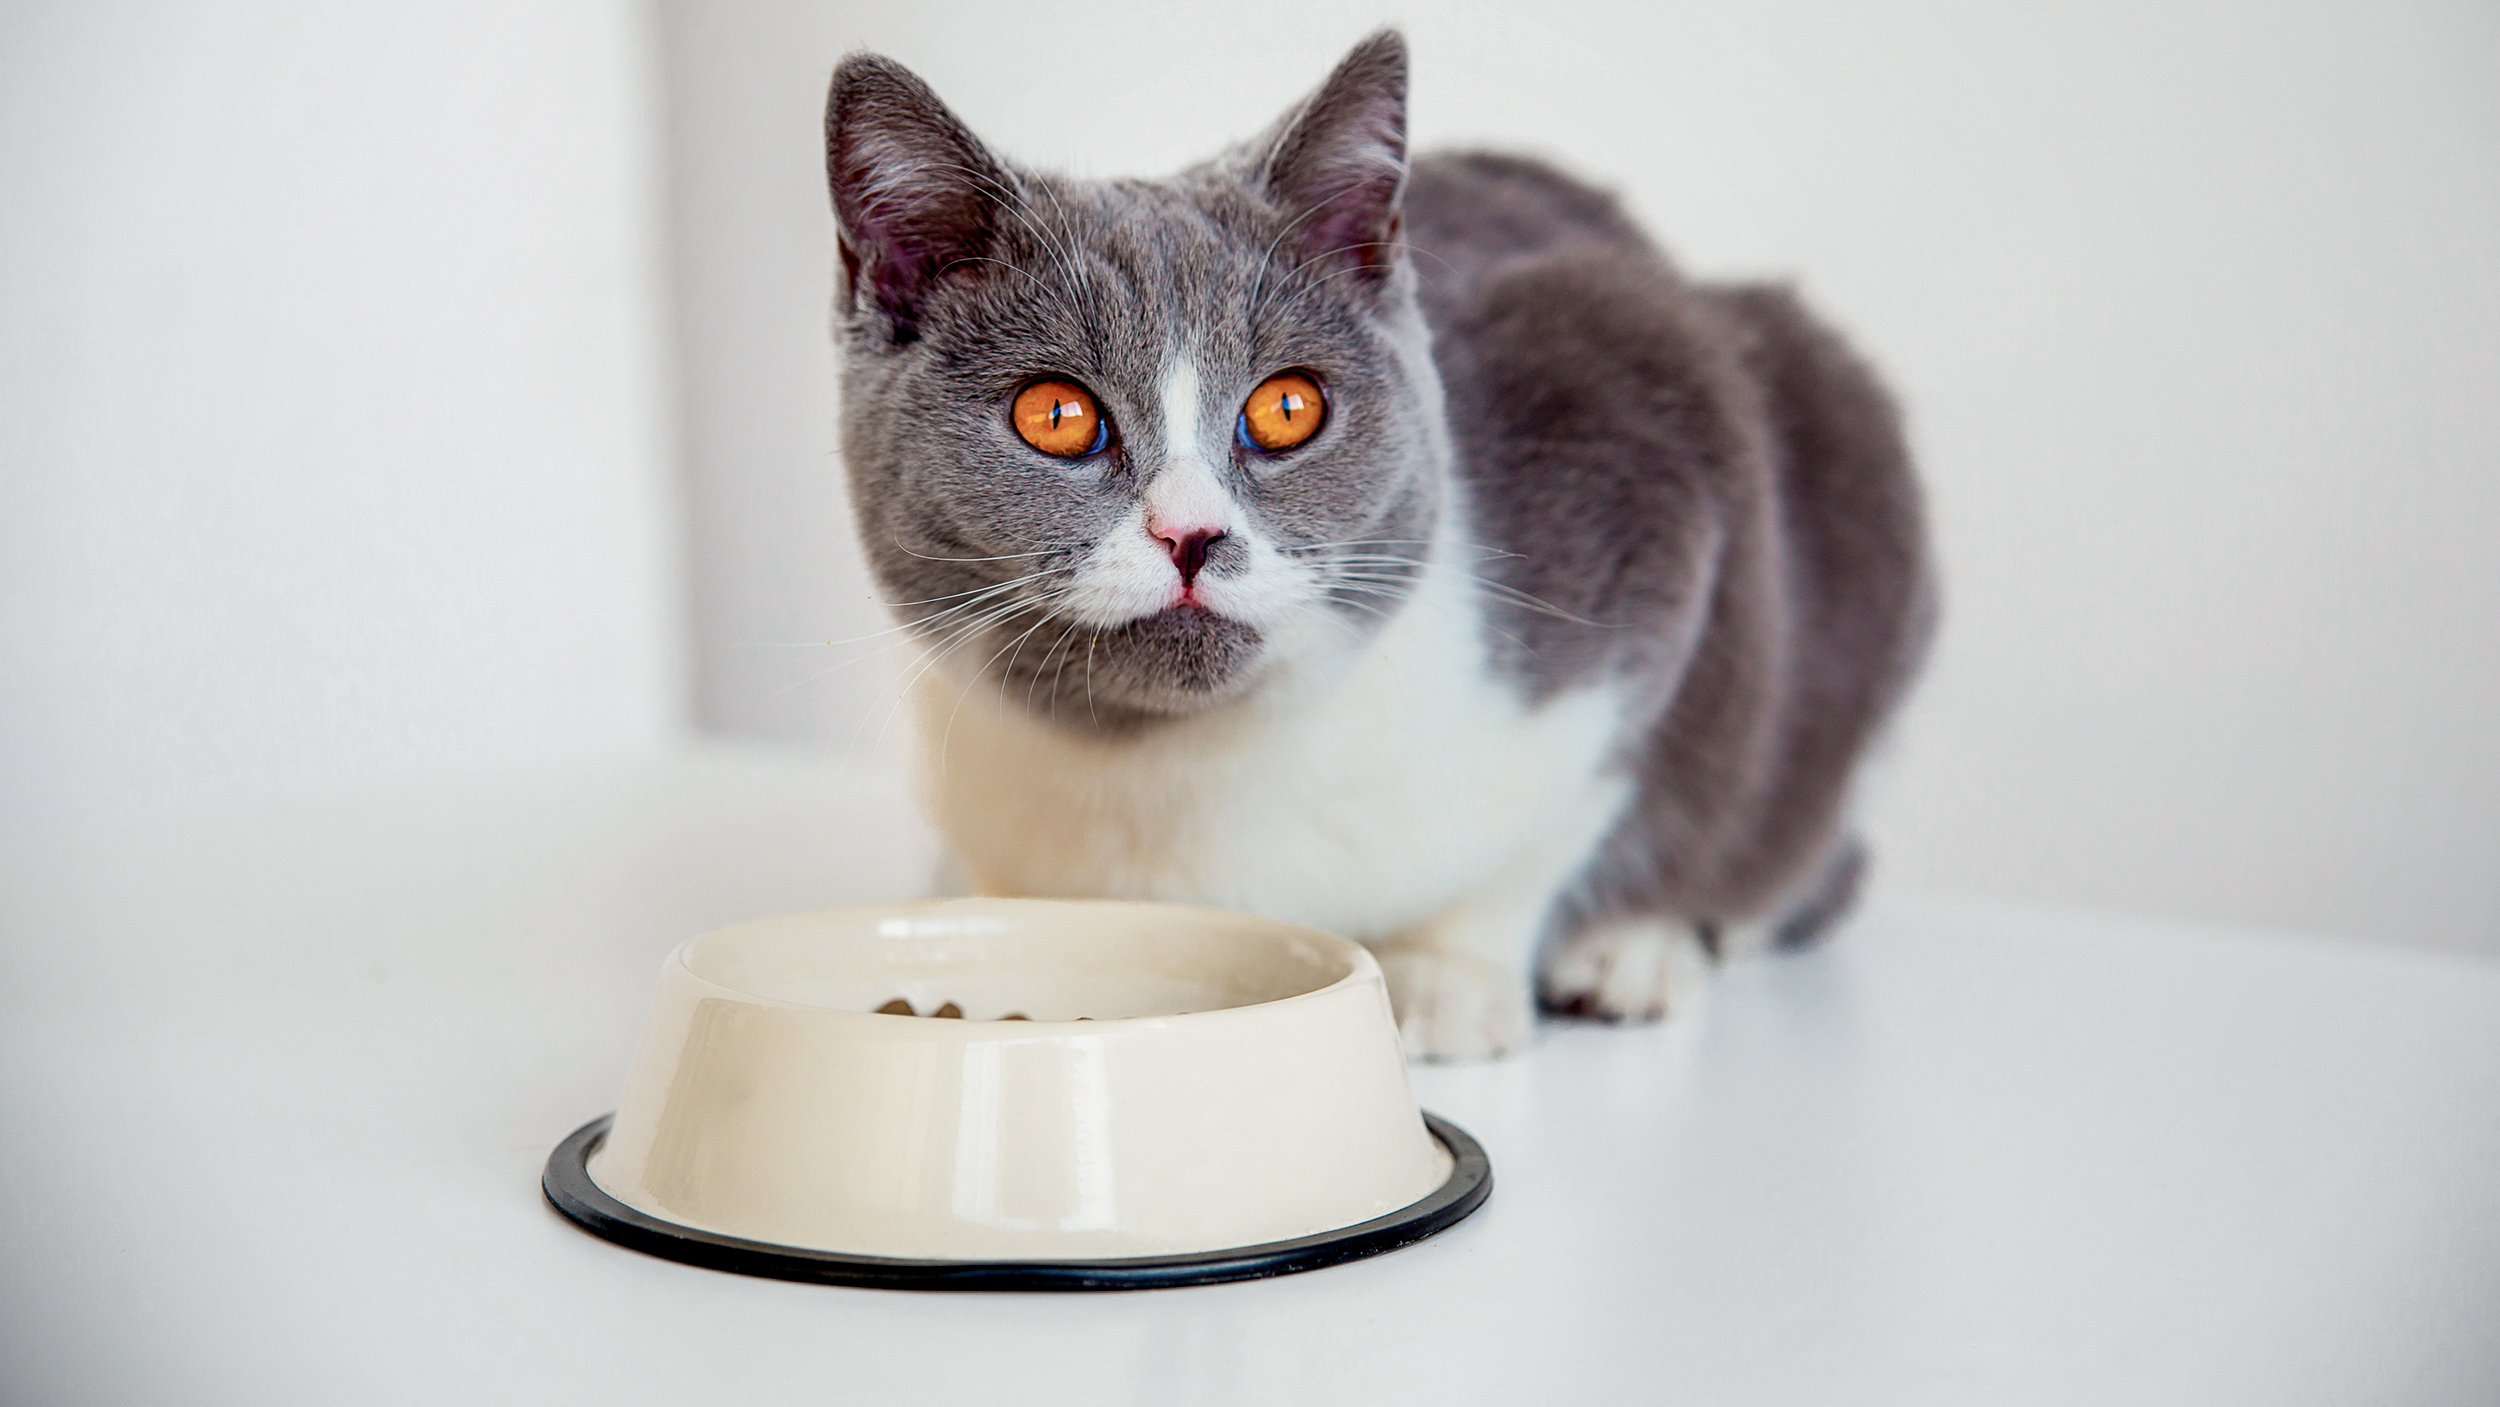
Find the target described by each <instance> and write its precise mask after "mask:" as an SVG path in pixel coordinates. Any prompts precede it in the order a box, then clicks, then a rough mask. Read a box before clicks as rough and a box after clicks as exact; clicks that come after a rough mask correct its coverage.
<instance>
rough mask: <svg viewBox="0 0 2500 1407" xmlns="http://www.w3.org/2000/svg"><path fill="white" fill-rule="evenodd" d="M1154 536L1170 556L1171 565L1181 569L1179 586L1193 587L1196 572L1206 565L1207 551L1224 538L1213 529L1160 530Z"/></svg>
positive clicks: (1195, 582) (1196, 576) (1196, 578)
mask: <svg viewBox="0 0 2500 1407" xmlns="http://www.w3.org/2000/svg"><path fill="white" fill-rule="evenodd" d="M1155 536H1156V537H1157V538H1158V539H1160V540H1161V541H1162V543H1163V550H1164V551H1166V552H1169V553H1171V554H1172V565H1173V566H1176V567H1178V568H1180V569H1181V585H1183V586H1195V585H1196V584H1197V582H1198V571H1199V569H1200V568H1202V567H1204V566H1206V564H1207V549H1208V548H1210V547H1212V546H1214V545H1215V544H1216V543H1218V542H1220V541H1222V540H1223V538H1224V534H1223V533H1222V532H1220V531H1218V530H1216V529H1213V528H1185V529H1184V528H1161V529H1158V530H1156V532H1155Z"/></svg>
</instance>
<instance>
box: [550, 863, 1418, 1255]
mask: <svg viewBox="0 0 2500 1407" xmlns="http://www.w3.org/2000/svg"><path fill="white" fill-rule="evenodd" d="M897 1000H900V1001H903V1002H905V1003H907V1004H908V1005H909V1006H910V1008H911V1009H912V1010H913V1011H915V1012H917V1013H931V1014H934V1013H936V1012H938V1011H939V1010H940V1009H942V1008H943V1007H945V1006H948V1005H952V1006H954V1007H955V1008H956V1009H957V1010H958V1011H959V1012H960V1013H961V1018H962V1019H953V1020H933V1019H929V1016H928V1015H911V1016H905V1015H899V1014H893V1015H889V1014H881V1013H880V1012H879V1011H878V1008H879V1007H881V1006H885V1005H887V1004H889V1003H891V1002H894V1001H897ZM1009 1017H1019V1018H1025V1019H1013V1020H1011V1019H1006V1018H1009ZM589 1172H590V1176H591V1178H592V1179H593V1180H595V1182H596V1183H597V1184H598V1186H599V1187H600V1188H601V1189H603V1190H604V1191H605V1192H606V1193H607V1195H609V1196H611V1197H614V1198H615V1199H616V1200H617V1201H619V1202H622V1203H624V1204H625V1205H626V1206H628V1207H631V1208H634V1209H636V1210H639V1211H641V1212H643V1213H646V1214H648V1215H649V1216H652V1217H655V1218H658V1219H660V1220H663V1221H666V1222H670V1223H675V1224H677V1225H681V1226H689V1227H694V1228H698V1229H701V1230H705V1231H711V1232H717V1233H721V1234H725V1235H728V1236H734V1237H740V1238H744V1239H747V1240H752V1241H758V1242H766V1243H771V1244H775V1245H782V1246H792V1247H800V1248H806V1249H811V1250H819V1251H833V1252H841V1253H845V1254H851V1255H862V1256H890V1257H905V1258H918V1259H945V1260H982V1261H1014V1260H1027V1261H1030V1260H1073V1259H1103V1258H1116V1257H1136V1256H1157V1255H1174V1254H1182V1253H1190V1252H1200V1251H1212V1250H1219V1249H1225V1248H1232V1247H1241V1246H1248V1245H1254V1244H1259V1243H1266V1242H1274V1241H1284V1240H1289V1239H1292V1238H1296V1237H1304V1236H1309V1235H1313V1234H1315V1233H1319V1232H1325V1231H1332V1230H1336V1229H1338V1228H1342V1227H1347V1226H1352V1225H1354V1224H1356V1223H1359V1222H1364V1221H1367V1220H1370V1219H1372V1218H1375V1217H1379V1216H1382V1215H1385V1214H1387V1213H1390V1212H1394V1211H1396V1210H1398V1209H1399V1208H1402V1207H1406V1206H1408V1205H1409V1204H1411V1203H1414V1202H1416V1201H1418V1200H1419V1199H1422V1198H1424V1197H1426V1196H1427V1195H1429V1194H1431V1193H1433V1192H1434V1191H1435V1190H1436V1189H1438V1188H1440V1187H1441V1186H1442V1185H1443V1183H1444V1182H1445V1181H1446V1180H1447V1179H1448V1178H1449V1177H1450V1173H1451V1159H1450V1155H1449V1153H1448V1151H1447V1150H1445V1149H1444V1148H1443V1147H1442V1145H1441V1144H1440V1142H1439V1141H1437V1140H1436V1139H1434V1138H1433V1137H1432V1135H1431V1134H1430V1133H1429V1132H1427V1131H1426V1129H1425V1127H1424V1123H1423V1119H1422V1116H1421V1115H1420V1113H1419V1112H1418V1111H1417V1109H1416V1106H1415V1099H1414V1095H1413V1093H1412V1091H1411V1090H1410V1089H1409V1088H1408V1085H1407V1079H1406V1065H1405V1060H1404V1057H1403V1055H1402V1054H1401V1052H1400V1049H1399V1044H1398V1037H1397V1027H1396V1023H1395V1021H1394V1020H1393V1019H1392V1017H1391V1016H1390V1012H1389V1001H1388V995H1387V991H1386V988H1385V987H1384V985H1383V983H1382V981H1381V977H1380V971H1379V968H1378V967H1377V966H1376V965H1375V964H1374V963H1373V961H1372V958H1371V955H1370V954H1369V953H1367V952H1365V951H1364V950H1363V949H1362V948H1361V947H1360V946H1358V945H1356V944H1354V943H1350V942H1347V941H1346V940H1344V939H1341V938H1335V937H1331V936H1329V935H1327V934H1323V933H1316V932H1312V931H1310V930H1308V929H1301V928H1295V927H1291V926H1289V925H1285V924H1279V923H1271V922H1267V921H1265V920H1260V919H1252V918H1246V917H1242V916H1239V915H1234V914H1226V913H1217V912H1213V911H1209V910H1202V909H1190V908H1181V907H1175V906H1169V905H1155V904H1111V903H1060V902H1054V901H1048V900H997V899H971V900H956V901H949V902H940V903H929V904H910V905H891V906H881V907H872V908H859V909H837V910H829V911H826V912H822V913H815V914H802V915H796V916H793V917H788V918H777V919H767V920H764V921H762V922H757V923H748V924H740V925H737V926H735V927H731V928H724V929H720V930H717V931H715V932H712V933H707V934H705V935H703V936H702V937H699V938H696V939H693V940H692V941H690V942H688V943H686V944H684V945H683V946H681V947H679V948H678V949H677V951H675V952H674V953H672V954H670V955H669V958H668V960H667V962H666V963H665V964H664V965H663V967H662V970H661V977H660V989H659V995H658V998H657V1000H656V1002H655V1003H654V1006H653V1009H652V1013H651V1018H650V1022H649V1024H648V1026H647V1027H646V1028H645V1031H644V1035H643V1040H642V1044H641V1046H640V1048H639V1050H638V1051H637V1053H636V1056H635V1060H634V1066H633V1070H632V1073H631V1075H630V1076H629V1078H628V1082H627V1085H626V1091H625V1097H624V1100H623V1102H622V1104H621V1105H620V1107H619V1109H618V1111H617V1115H616V1121H615V1124H614V1126H613V1128H612V1129H611V1130H610V1132H609V1133H608V1135H607V1137H606V1139H605V1141H604V1142H603V1143H602V1144H601V1146H600V1147H599V1150H598V1151H597V1152H596V1153H595V1154H594V1155H593V1156H592V1157H591V1160H590V1163H589Z"/></svg>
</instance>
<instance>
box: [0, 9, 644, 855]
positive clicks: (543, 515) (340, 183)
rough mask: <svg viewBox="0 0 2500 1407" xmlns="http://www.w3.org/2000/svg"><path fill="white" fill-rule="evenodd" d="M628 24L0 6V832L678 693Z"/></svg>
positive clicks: (245, 785) (345, 774)
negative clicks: (15, 826)
mask: <svg viewBox="0 0 2500 1407" xmlns="http://www.w3.org/2000/svg"><path fill="white" fill-rule="evenodd" d="M653 53H654V50H653V46H652V44H651V40H650V34H649V28H648V16H647V14H646V13H645V12H644V11H643V10H642V9H641V8H639V7H637V6H635V5H633V4H629V3H600V2H599V0H465V2H464V3H424V4H419V3H409V2H408V0H394V2H393V3H359V4H353V5H338V4H331V5H315V4H284V3H274V0H260V2H256V3H241V2H236V3H222V4H216V5H198V4H192V5H182V4H153V5H151V4H132V3H121V4H112V5H103V4H85V3H58V2H56V3H26V0H17V3H13V4H11V5H9V6H8V7H6V9H5V10H0V310H5V311H4V312H0V825H29V824H56V823H61V822H64V821H76V820H78V819H80V818H85V817H92V816H97V815H107V814H112V813H117V812H127V811H132V810H148V809H157V808H163V807H180V806H187V805H195V804H203V803H209V802H226V801H232V800H235V799H238V798H249V797H255V796H262V795H269V794H275V793H281V792H287V791H297V790H303V789H306V788H327V787H337V786H349V785H355V784H360V783H364V782H368V781H373V780H377V779H383V778H393V777H402V776H409V775H416V774H423V773H429V772H439V771H446V770H448V771H458V770H462V769H467V768H472V767H481V766H487V765H491V764H495V763H498V762H502V761H505V760H508V759H513V758H520V757H532V756H544V755H547V754H551V753H568V752H576V753H577V752H595V751H609V750H617V749H626V748H635V747H646V746H649V745H652V744H653V743H656V742H657V741H659V740H660V739H661V738H663V737H666V736H669V735H670V734H671V733H672V731H673V730H674V728H675V727H676V726H677V725H678V721H679V718H680V715H681V714H682V712H683V711H684V709H683V703H682V702H681V696H682V693H683V689H684V684H683V676H682V665H681V662H680V656H681V654H682V649H681V645H680V640H679V637H680V635H681V633H682V625H681V623H680V622H681V615H680V611H679V607H678V605H677V601H676V597H677V593H678V584H677V576H678V565H677V553H678V552H679V550H680V549H679V544H678V542H677V540H676V536H675V528H674V526H673V524H674V517H675V512H676V504H675V503H674V501H673V498H674V494H675V489H674V485H673V483H672V480H671V470H672V469H673V463H672V459H673V453H672V451H673V444H672V442H671V437H672V436H673V434H674V429H673V415H672V411H671V396H670V387H669V384H668V380H667V375H666V370H667V369H666V366H665V363H664V357H663V353H664V348H665V346H666V341H665V338H664V336H663V330H662V323H661V318H662V314H663V310H664V300H663V298H662V296H661V282H660V280H661V278H662V266H661V261H660V240H659V237H658V221H657V210H658V202H659V199H660V193H659V191H658V188H657V185H656V172H657V170H658V162H657V159H656V143H657V121H656V118H657V109H656V98H655V94H656V83H655V81H654V74H653V72H652V68H651V60H652V56H653Z"/></svg>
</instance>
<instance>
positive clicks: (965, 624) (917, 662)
mask: <svg viewBox="0 0 2500 1407" xmlns="http://www.w3.org/2000/svg"><path fill="white" fill-rule="evenodd" d="M1030 607H1031V603H1030V602H1028V601H1026V600H1024V599H1023V598H1021V597H1019V598H1016V599H1014V600H1010V601H1008V602H1006V603H1005V604H1003V605H1000V604H995V603H993V604H991V605H989V606H987V607H986V608H985V609H983V610H982V611H980V612H979V613H978V614H976V615H975V616H973V617H972V618H971V619H969V620H966V621H961V622H956V623H955V624H954V625H953V626H952V627H951V628H949V629H948V630H947V631H945V632H944V633H943V634H942V635H941V637H940V638H939V639H938V640H937V641H936V642H935V643H933V644H931V645H930V646H929V647H928V648H927V649H924V650H922V651H921V652H920V654H919V655H918V656H917V657H915V658H914V659H913V660H912V662H911V663H910V664H907V665H905V666H903V669H902V673H903V674H904V675H906V676H908V677H906V678H903V679H901V680H900V681H899V683H898V685H897V686H896V688H895V690H894V697H893V698H892V699H891V700H890V701H889V702H888V703H887V706H886V710H885V713H884V714H883V715H882V716H881V717H880V718H879V720H878V723H877V737H876V744H877V745H878V746H882V745H883V744H884V742H885V730H886V727H887V725H889V724H890V723H892V722H893V719H894V712H895V710H896V709H897V708H899V707H901V705H902V702H903V700H904V699H906V698H908V697H910V695H911V689H912V686H913V685H914V684H917V683H918V682H919V681H920V678H921V677H922V676H923V675H925V674H927V673H928V671H930V670H931V669H934V668H936V667H937V665H938V664H939V663H940V662H941V661H943V660H944V659H945V658H946V656H947V655H949V654H952V653H953V652H954V651H955V650H956V648H957V647H959V646H961V645H962V644H963V643H964V642H965V641H967V640H970V639H972V638H974V637H976V636H978V635H979V634H980V633H981V632H982V631H983V630H986V629H988V628H989V627H990V626H992V625H995V624H997V623H998V622H1000V621H1003V620H1009V619H1013V618H1014V617H1015V615H1016V614H1017V613H1018V612H1020V611H1024V610H1027V609H1030ZM866 726H867V719H866V718H865V717H862V718H861V720H860V723H859V727H860V728H865V727H866ZM858 744H859V730H858V728H854V729H853V730H852V734H851V745H852V747H854V748H856V747H857V746H858Z"/></svg>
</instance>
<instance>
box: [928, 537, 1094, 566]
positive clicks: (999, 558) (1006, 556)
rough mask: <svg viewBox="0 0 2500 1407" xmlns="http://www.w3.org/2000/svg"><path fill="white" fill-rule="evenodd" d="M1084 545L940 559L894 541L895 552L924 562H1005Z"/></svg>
mask: <svg viewBox="0 0 2500 1407" xmlns="http://www.w3.org/2000/svg"><path fill="white" fill-rule="evenodd" d="M1082 545H1083V544H1080V543H1069V544H1066V545H1063V546H1059V547H1040V548H1035V549H1034V550H1033V551H1031V552H996V553H992V554H991V555H989V556H987V557H939V556H935V555H933V554H931V553H927V552H914V551H912V550H911V549H910V548H908V547H905V546H904V545H903V540H902V539H901V538H899V537H898V538H896V539H895V540H894V550H895V551H897V552H900V553H902V554H903V555H904V556H906V557H917V558H919V559H920V560H921V561H923V562H1005V561H1009V560H1011V559H1013V558H1017V557H1048V556H1050V555H1052V554H1053V553H1058V552H1069V551H1074V550H1075V549H1076V548H1078V547H1080V546H1082Z"/></svg>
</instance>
